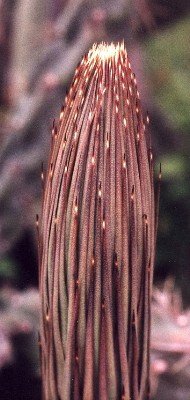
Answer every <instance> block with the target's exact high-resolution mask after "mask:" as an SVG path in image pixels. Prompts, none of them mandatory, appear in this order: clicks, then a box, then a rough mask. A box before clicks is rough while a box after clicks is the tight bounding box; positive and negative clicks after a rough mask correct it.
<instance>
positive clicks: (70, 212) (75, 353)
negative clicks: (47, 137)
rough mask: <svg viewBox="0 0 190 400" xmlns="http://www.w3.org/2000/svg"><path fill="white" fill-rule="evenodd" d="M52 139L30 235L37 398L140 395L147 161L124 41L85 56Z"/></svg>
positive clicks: (148, 219) (147, 252) (149, 233)
mask: <svg viewBox="0 0 190 400" xmlns="http://www.w3.org/2000/svg"><path fill="white" fill-rule="evenodd" d="M52 133H53V135H52V141H53V144H52V151H51V155H50V159H49V168H48V172H47V176H46V180H45V191H44V201H43V211H42V222H41V224H40V230H39V235H40V242H39V243H40V249H39V256H40V292H41V296H42V317H41V319H42V327H41V346H42V379H43V393H44V399H45V400H56V399H61V400H69V399H76V400H77V399H85V400H94V399H99V400H100V399H101V400H106V399H109V400H116V399H125V400H129V399H131V400H142V399H147V398H148V397H149V338H150V296H151V285H152V272H153V261H154V247H155V217H154V193H153V183H152V181H153V172H152V169H153V168H152V153H151V151H149V149H148V145H147V140H146V137H145V122H144V120H143V117H142V112H141V106H140V99H139V93H138V90H137V85H136V79H135V76H134V74H133V73H132V71H131V65H130V63H129V60H128V56H127V52H126V50H125V47H124V45H123V44H121V45H117V46H114V45H113V44H111V45H106V44H103V43H102V44H100V45H98V46H97V45H94V46H93V48H92V49H91V50H90V51H89V53H88V55H87V56H85V57H84V58H83V60H82V62H81V63H80V65H79V66H78V67H77V69H76V73H75V76H74V79H73V83H72V85H71V88H70V91H69V93H68V96H67V97H66V99H65V106H64V107H63V109H62V111H61V114H60V121H59V126H58V128H56V127H55V126H54V127H53V131H52ZM42 178H43V179H44V173H42ZM37 224H39V221H38V220H37Z"/></svg>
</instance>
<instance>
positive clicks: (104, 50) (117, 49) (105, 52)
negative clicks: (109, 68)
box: [88, 42, 126, 61]
mask: <svg viewBox="0 0 190 400" xmlns="http://www.w3.org/2000/svg"><path fill="white" fill-rule="evenodd" d="M122 51H125V52H126V49H125V46H124V42H122V43H118V44H117V45H115V44H114V43H111V44H106V43H105V42H102V43H100V44H97V43H95V44H94V45H93V47H92V49H91V50H90V51H89V53H88V61H92V60H94V59H99V60H100V61H106V60H109V59H111V58H116V59H117V58H118V57H119V54H120V53H121V52H122Z"/></svg>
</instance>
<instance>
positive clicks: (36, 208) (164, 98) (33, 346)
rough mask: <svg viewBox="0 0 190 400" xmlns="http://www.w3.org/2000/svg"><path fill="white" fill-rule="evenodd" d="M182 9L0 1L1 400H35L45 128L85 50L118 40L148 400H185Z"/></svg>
mask: <svg viewBox="0 0 190 400" xmlns="http://www.w3.org/2000/svg"><path fill="white" fill-rule="evenodd" d="M189 38H190V3H189V1H188V0H181V1H177V0H133V1H132V0H117V1H115V0H107V1H106V0H93V1H92V0H0V52H1V56H0V86H1V90H0V119H1V124H0V398H1V400H38V399H39V400H40V399H41V386H40V366H39V357H38V313H39V296H38V289H37V288H38V265H37V241H36V232H35V216H36V214H37V213H40V204H41V196H42V187H41V180H40V174H41V165H42V162H43V163H44V168H45V166H46V163H47V157H48V151H49V146H50V139H51V127H52V122H53V119H54V118H56V117H58V115H59V111H60V108H61V105H62V103H63V101H64V97H65V93H66V90H67V88H68V87H69V84H70V82H71V79H72V76H73V73H74V70H75V68H76V65H77V64H78V62H79V61H80V60H81V57H82V55H84V53H86V52H87V51H88V49H89V47H90V46H91V45H92V43H93V42H99V41H102V40H104V41H108V42H109V41H114V42H117V41H120V40H122V39H124V40H125V43H126V46H127V50H128V54H129V58H130V59H131V63H132V69H133V71H134V72H135V73H136V76H137V84H138V87H139V91H140V96H141V99H142V104H143V108H144V112H145V113H146V112H147V110H148V113H149V117H150V129H151V134H152V147H153V152H154V158H155V186H157V185H158V179H157V176H158V172H159V163H160V162H161V163H162V176H163V178H162V183H161V200H160V219H159V229H158V244H157V257H156V266H155V285H154V292H153V302H152V310H153V317H152V353H151V361H152V364H151V365H152V369H151V371H152V373H151V379H152V399H154V400H168V399H171V398H172V399H173V400H189V399H190V339H189V338H190V290H189V286H190V263H189V260H190V246H189V237H190V232H189V227H190V179H189V176H190V136H189V135H190V96H189V92H190V86H189V84H190V52H189Z"/></svg>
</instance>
